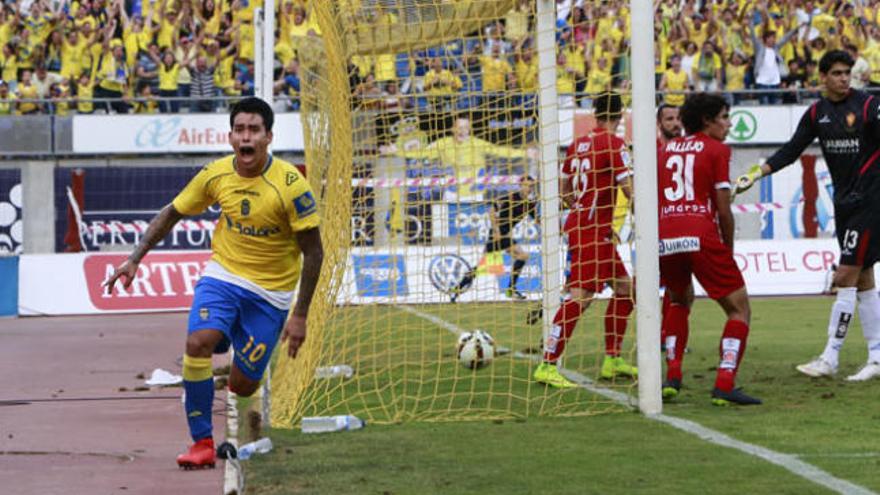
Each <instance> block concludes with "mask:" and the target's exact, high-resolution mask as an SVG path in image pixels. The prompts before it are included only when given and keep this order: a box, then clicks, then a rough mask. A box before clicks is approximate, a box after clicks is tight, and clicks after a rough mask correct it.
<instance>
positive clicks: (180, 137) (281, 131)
mask: <svg viewBox="0 0 880 495" xmlns="http://www.w3.org/2000/svg"><path fill="white" fill-rule="evenodd" d="M228 134H229V115H227V114H225V113H222V114H221V113H211V114H158V115H113V116H110V117H108V116H106V115H76V116H74V117H73V151H74V153H137V154H141V153H168V152H175V153H230V152H231V151H232V148H231V146H230V145H229V139H228V137H227V136H228ZM273 134H274V139H273V141H272V148H273V149H274V150H277V151H297V150H302V149H303V147H304V142H303V128H302V123H301V122H300V118H299V114H297V113H282V114H278V115H277V116H276V119H275V125H274V128H273Z"/></svg>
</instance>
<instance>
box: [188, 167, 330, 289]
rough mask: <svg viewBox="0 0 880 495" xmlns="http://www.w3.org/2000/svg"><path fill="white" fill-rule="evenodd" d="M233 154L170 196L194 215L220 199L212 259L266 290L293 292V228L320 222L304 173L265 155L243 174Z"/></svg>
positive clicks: (296, 267) (296, 263) (296, 260)
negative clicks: (261, 165)
mask: <svg viewBox="0 0 880 495" xmlns="http://www.w3.org/2000/svg"><path fill="white" fill-rule="evenodd" d="M233 158H234V156H233V155H229V156H226V157H224V158H221V159H219V160H215V161H213V162H211V163H209V164H207V165H205V167H204V168H203V169H202V170H201V171H200V172H199V173H198V174H197V175H196V176H195V177H194V178H193V179H192V180H191V181H190V183H189V184H187V186H186V187H185V188H184V189H183V190H182V191H181V192H180V194H178V195H177V197H176V198H174V202H173V203H172V205H173V206H174V209H175V210H177V211H178V213H180V214H182V215H197V214H199V213H202V212H203V211H205V209H207V208H208V207H209V206H210V205H212V204H214V203H219V205H220V209H221V213H220V219H219V220H218V222H217V228H216V230H215V231H214V238H213V240H212V250H213V252H214V253H213V255H212V257H211V259H212V260H213V261H216V262H217V263H219V264H220V265H221V266H222V267H223V268H225V269H226V270H228V271H229V272H231V273H232V274H233V275H235V276H238V277H242V278H244V279H245V280H248V281H250V282H252V283H254V284H256V285H258V286H259V287H262V288H264V289H266V290H270V291H292V290H293V289H294V288H295V287H296V283H297V282H298V281H299V275H300V271H301V269H302V261H301V257H300V254H301V250H300V247H299V245H298V244H297V242H296V236H295V233H296V232H300V231H304V230H308V229H311V228H314V227H317V226H318V224H319V223H320V220H319V216H318V211H317V204H316V200H315V196H314V194H313V193H312V189H311V187H310V186H309V183H308V181H306V179H305V177H303V176H302V174H300V172H299V171H298V170H297V169H296V167H294V166H293V165H292V164H290V163H288V162H286V161H284V160H280V159H278V158H274V157H272V156H271V155H270V158H269V161H268V163H267V164H266V167H265V169H264V170H263V173H262V174H260V175H259V176H257V177H242V176H240V175H238V173H237V172H236V171H235V167H234V166H233Z"/></svg>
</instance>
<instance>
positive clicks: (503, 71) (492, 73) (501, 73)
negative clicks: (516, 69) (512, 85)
mask: <svg viewBox="0 0 880 495" xmlns="http://www.w3.org/2000/svg"><path fill="white" fill-rule="evenodd" d="M480 68H481V71H482V74H483V91H484V92H486V93H500V92H503V91H504V89H505V88H506V86H507V74H509V73H511V72H513V69H512V68H511V67H510V63H508V62H507V60H506V59H505V58H504V57H503V54H502V53H501V44H500V43H495V44H493V45H492V55H483V56H481V57H480Z"/></svg>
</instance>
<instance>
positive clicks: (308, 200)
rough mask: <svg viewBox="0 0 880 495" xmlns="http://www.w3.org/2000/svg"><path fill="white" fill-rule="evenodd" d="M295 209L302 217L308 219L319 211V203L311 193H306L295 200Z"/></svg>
mask: <svg viewBox="0 0 880 495" xmlns="http://www.w3.org/2000/svg"><path fill="white" fill-rule="evenodd" d="M293 207H294V208H296V214H297V215H299V216H300V217H307V216H309V215H311V214H312V213H314V212H315V211H316V210H317V203H316V202H315V197H314V196H313V195H312V192H311V191H306V192H304V193H302V194H300V195H299V196H298V197H296V198H294V199H293Z"/></svg>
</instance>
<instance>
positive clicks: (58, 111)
mask: <svg viewBox="0 0 880 495" xmlns="http://www.w3.org/2000/svg"><path fill="white" fill-rule="evenodd" d="M49 94H50V95H51V99H52V113H54V114H55V115H57V116H59V117H66V116H68V115H70V93H69V91H68V87H67V85H66V84H53V85H52V86H51V87H50V88H49Z"/></svg>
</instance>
